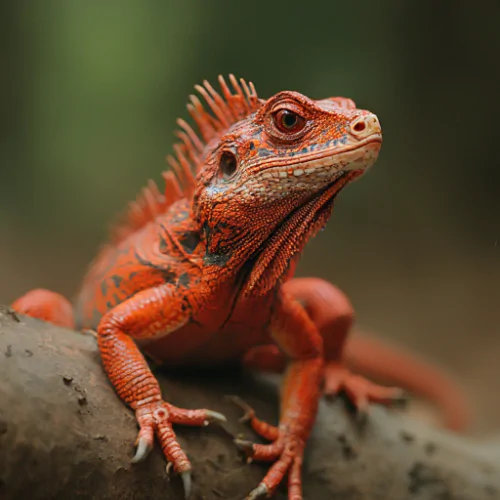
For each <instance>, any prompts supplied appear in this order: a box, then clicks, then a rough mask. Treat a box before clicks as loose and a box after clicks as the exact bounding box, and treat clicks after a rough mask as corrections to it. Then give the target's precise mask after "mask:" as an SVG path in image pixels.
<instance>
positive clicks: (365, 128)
mask: <svg viewBox="0 0 500 500" xmlns="http://www.w3.org/2000/svg"><path fill="white" fill-rule="evenodd" d="M351 133H352V135H354V136H355V137H357V138H358V139H364V138H366V137H369V136H371V135H381V134H382V128H381V127H380V122H379V121H378V118H377V116H376V115H374V114H373V113H368V114H364V115H362V116H360V117H359V118H358V119H357V120H354V121H353V122H352V124H351Z"/></svg>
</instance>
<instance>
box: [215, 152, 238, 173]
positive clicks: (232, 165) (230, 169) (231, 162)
mask: <svg viewBox="0 0 500 500" xmlns="http://www.w3.org/2000/svg"><path fill="white" fill-rule="evenodd" d="M237 166H238V162H237V161H236V156H234V154H233V153H230V152H229V151H224V152H223V153H222V154H221V157H220V161H219V169H220V171H221V173H222V177H223V178H224V179H228V178H229V177H231V176H232V175H233V174H234V173H235V172H236V168H237Z"/></svg>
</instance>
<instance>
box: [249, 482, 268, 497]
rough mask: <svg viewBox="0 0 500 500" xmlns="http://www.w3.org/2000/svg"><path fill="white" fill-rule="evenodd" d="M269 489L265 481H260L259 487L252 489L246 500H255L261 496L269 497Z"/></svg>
mask: <svg viewBox="0 0 500 500" xmlns="http://www.w3.org/2000/svg"><path fill="white" fill-rule="evenodd" d="M267 494H268V489H267V486H266V485H265V484H264V483H260V484H259V486H257V488H255V489H254V490H252V491H251V492H250V494H249V495H248V496H247V498H246V500H255V499H256V498H260V497H267Z"/></svg>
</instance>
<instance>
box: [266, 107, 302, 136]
mask: <svg viewBox="0 0 500 500" xmlns="http://www.w3.org/2000/svg"><path fill="white" fill-rule="evenodd" d="M274 124H275V125H276V127H277V129H278V130H279V131H280V132H283V133H285V134H287V133H288V134H290V133H294V132H298V131H299V130H302V129H303V128H304V126H305V124H306V120H305V118H302V116H300V115H298V114H297V113H295V112H293V111H290V110H288V109H280V110H279V111H277V112H276V113H274Z"/></svg>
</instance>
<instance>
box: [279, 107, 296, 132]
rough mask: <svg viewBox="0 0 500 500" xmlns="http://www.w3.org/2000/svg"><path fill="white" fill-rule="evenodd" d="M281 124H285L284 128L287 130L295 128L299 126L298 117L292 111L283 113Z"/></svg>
mask: <svg viewBox="0 0 500 500" xmlns="http://www.w3.org/2000/svg"><path fill="white" fill-rule="evenodd" d="M281 122H282V123H283V126H284V127H286V128H292V127H295V125H297V115H296V114H295V113H292V112H290V111H286V112H285V113H283V117H282V118H281Z"/></svg>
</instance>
